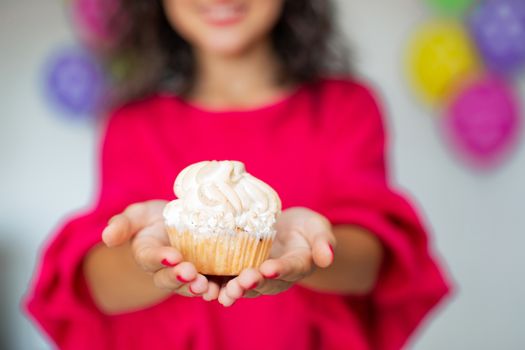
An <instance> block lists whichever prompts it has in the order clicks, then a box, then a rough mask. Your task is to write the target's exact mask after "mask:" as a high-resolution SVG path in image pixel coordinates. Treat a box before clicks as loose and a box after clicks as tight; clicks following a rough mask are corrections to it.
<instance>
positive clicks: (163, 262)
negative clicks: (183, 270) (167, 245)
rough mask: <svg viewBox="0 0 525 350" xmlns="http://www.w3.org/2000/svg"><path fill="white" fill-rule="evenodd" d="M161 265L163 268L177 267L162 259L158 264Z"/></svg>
mask: <svg viewBox="0 0 525 350" xmlns="http://www.w3.org/2000/svg"><path fill="white" fill-rule="evenodd" d="M160 263H161V264H162V265H164V266H167V267H173V266H177V263H170V262H169V261H168V259H162V261H161V262H160Z"/></svg>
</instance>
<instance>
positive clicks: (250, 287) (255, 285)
mask: <svg viewBox="0 0 525 350" xmlns="http://www.w3.org/2000/svg"><path fill="white" fill-rule="evenodd" d="M258 285H259V283H257V282H255V283H254V284H252V285H251V286H249V287H248V290H252V289H255V288H257V286H258Z"/></svg>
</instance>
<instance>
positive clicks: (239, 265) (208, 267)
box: [166, 226, 273, 276]
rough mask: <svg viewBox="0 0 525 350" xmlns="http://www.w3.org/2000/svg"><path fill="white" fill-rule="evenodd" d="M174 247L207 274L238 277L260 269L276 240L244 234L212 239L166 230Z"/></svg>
mask: <svg viewBox="0 0 525 350" xmlns="http://www.w3.org/2000/svg"><path fill="white" fill-rule="evenodd" d="M166 230H167V232H168V236H169V239H170V243H171V245H172V246H173V247H174V248H175V249H177V250H178V251H179V252H180V253H181V254H182V256H183V258H184V260H185V261H189V262H191V263H193V264H194V265H195V267H196V268H197V271H199V272H200V273H202V274H203V275H216V276H236V275H238V274H239V273H241V271H242V270H244V269H246V268H249V267H259V266H260V265H261V264H262V262H263V261H264V260H266V259H267V258H268V255H269V254H270V248H271V246H272V242H273V239H272V238H265V239H259V238H256V237H253V235H250V234H248V233H246V232H244V231H238V232H237V234H234V235H231V234H221V235H214V236H210V237H202V236H200V235H194V234H192V233H191V232H189V231H184V232H179V231H178V230H177V229H175V228H174V227H169V226H168V227H166Z"/></svg>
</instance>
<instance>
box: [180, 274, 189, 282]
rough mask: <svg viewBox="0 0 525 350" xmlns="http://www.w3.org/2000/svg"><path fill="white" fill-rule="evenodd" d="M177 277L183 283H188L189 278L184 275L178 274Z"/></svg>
mask: <svg viewBox="0 0 525 350" xmlns="http://www.w3.org/2000/svg"><path fill="white" fill-rule="evenodd" d="M177 279H178V280H179V281H180V282H182V283H188V282H189V280H187V279H185V278H184V277H182V276H181V275H177Z"/></svg>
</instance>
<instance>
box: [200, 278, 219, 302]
mask: <svg viewBox="0 0 525 350" xmlns="http://www.w3.org/2000/svg"><path fill="white" fill-rule="evenodd" d="M219 291H220V286H219V285H218V284H217V283H215V282H211V281H208V290H207V291H206V292H204V293H203V294H202V298H203V299H204V300H206V301H212V300H215V299H217V298H218V297H219Z"/></svg>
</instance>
